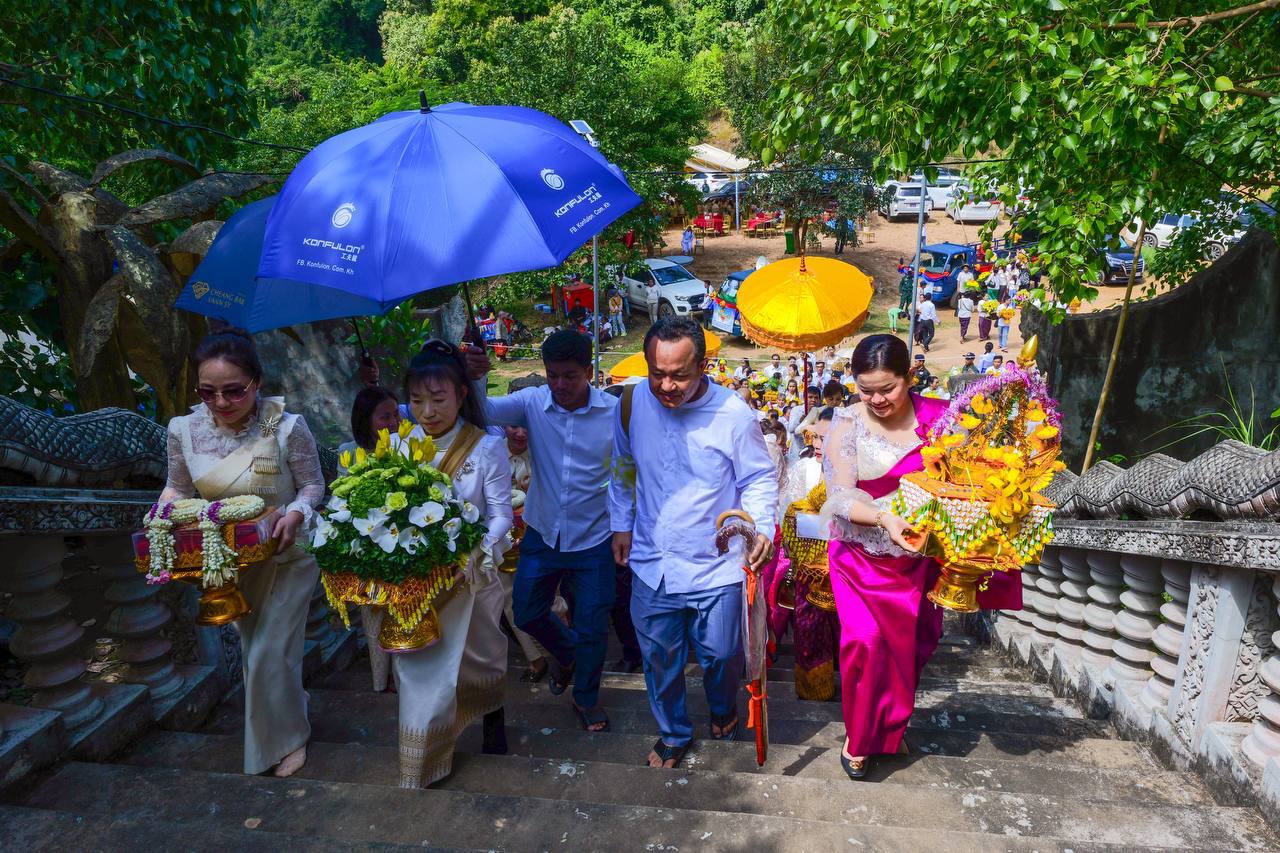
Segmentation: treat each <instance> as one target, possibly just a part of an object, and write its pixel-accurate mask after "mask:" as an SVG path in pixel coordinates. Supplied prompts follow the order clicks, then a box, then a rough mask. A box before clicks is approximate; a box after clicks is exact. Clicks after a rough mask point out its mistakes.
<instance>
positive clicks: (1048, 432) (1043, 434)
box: [1033, 424, 1058, 439]
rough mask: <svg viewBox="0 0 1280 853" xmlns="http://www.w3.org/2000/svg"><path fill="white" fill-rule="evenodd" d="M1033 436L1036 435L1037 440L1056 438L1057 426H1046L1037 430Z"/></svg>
mask: <svg viewBox="0 0 1280 853" xmlns="http://www.w3.org/2000/svg"><path fill="white" fill-rule="evenodd" d="M1033 434H1034V435H1035V437H1036V438H1044V439H1048V438H1054V437H1055V436H1057V434H1058V428H1057V427H1055V426H1049V425H1047V424H1046V425H1045V426H1042V427H1040V428H1039V429H1038V430H1036V431H1035V433H1033Z"/></svg>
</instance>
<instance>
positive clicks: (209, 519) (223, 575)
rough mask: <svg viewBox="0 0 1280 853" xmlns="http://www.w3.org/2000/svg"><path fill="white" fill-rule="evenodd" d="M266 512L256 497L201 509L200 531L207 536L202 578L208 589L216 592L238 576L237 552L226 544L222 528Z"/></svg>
mask: <svg viewBox="0 0 1280 853" xmlns="http://www.w3.org/2000/svg"><path fill="white" fill-rule="evenodd" d="M264 509H266V501H264V500H263V499H262V498H260V497H258V496H257V495H239V496H236V497H231V498H225V499H223V500H217V501H214V502H212V503H210V504H207V505H206V506H205V507H204V508H203V509H202V510H200V517H199V522H200V532H201V533H203V534H204V544H203V557H202V560H201V575H202V576H203V577H202V581H203V583H204V588H205V589H216V588H217V587H220V586H225V585H226V584H228V583H230V582H232V581H234V580H235V579H236V575H237V574H238V573H239V567H238V564H237V562H236V559H237V558H236V552H235V549H234V548H232V547H231V546H230V545H228V544H227V542H226V538H225V535H224V533H223V525H225V524H234V523H236V522H239V521H248V520H249V519H251V518H256V517H257V516H258V515H259V514H261V513H262V511H263V510H264Z"/></svg>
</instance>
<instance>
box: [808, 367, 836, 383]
mask: <svg viewBox="0 0 1280 853" xmlns="http://www.w3.org/2000/svg"><path fill="white" fill-rule="evenodd" d="M832 378H833V377H832V375H831V371H829V370H827V363H826V362H825V361H820V362H818V363H817V364H816V365H814V369H813V378H812V380H811V381H810V383H809V384H810V385H815V386H817V387H818V388H825V387H827V383H828V382H830V381H831V380H832Z"/></svg>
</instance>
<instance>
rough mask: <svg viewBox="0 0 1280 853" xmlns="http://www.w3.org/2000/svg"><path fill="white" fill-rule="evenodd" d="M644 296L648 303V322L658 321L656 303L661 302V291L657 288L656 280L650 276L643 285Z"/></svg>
mask: <svg viewBox="0 0 1280 853" xmlns="http://www.w3.org/2000/svg"><path fill="white" fill-rule="evenodd" d="M644 298H645V300H647V301H648V303H649V322H650V323H656V322H658V305H659V304H660V303H661V302H662V291H661V290H660V289H659V288H658V282H657V281H655V280H654V279H653V278H652V277H651V278H650V279H649V283H648V284H646V285H645V286H644Z"/></svg>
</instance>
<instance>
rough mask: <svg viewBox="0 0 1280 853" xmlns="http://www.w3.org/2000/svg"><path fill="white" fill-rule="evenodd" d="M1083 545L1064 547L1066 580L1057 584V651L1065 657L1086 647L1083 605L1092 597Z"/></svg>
mask: <svg viewBox="0 0 1280 853" xmlns="http://www.w3.org/2000/svg"><path fill="white" fill-rule="evenodd" d="M1086 554H1087V552H1086V551H1085V550H1084V549H1082V548H1061V549H1059V551H1058V561H1059V562H1060V563H1061V564H1062V575H1063V580H1062V581H1061V582H1060V583H1059V584H1058V600H1057V601H1056V602H1055V607H1056V609H1057V612H1058V639H1057V641H1056V642H1055V643H1054V646H1053V647H1054V651H1055V652H1057V653H1058V654H1059V655H1060V656H1062V657H1066V658H1078V657H1079V656H1080V652H1081V649H1083V648H1084V608H1085V605H1086V604H1087V603H1088V601H1089V596H1088V589H1089V563H1088V560H1087V557H1086Z"/></svg>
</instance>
